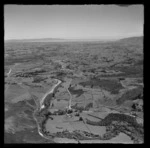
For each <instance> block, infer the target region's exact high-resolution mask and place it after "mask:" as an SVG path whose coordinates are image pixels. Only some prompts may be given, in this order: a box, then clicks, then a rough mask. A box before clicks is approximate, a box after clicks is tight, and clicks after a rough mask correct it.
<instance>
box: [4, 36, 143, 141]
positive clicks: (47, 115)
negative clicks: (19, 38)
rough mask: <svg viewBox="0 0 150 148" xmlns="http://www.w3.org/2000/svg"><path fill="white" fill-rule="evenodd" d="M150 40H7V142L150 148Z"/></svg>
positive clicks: (5, 66)
mask: <svg viewBox="0 0 150 148" xmlns="http://www.w3.org/2000/svg"><path fill="white" fill-rule="evenodd" d="M142 41H143V37H134V38H127V39H122V40H118V41H113V42H104V43H103V42H98V41H91V42H90V41H88V42H6V43H5V62H4V68H5V84H4V85H5V95H4V96H5V98H4V101H5V136H4V137H5V138H4V140H5V143H143V139H144V129H143V88H144V84H143V42H142ZM6 55H7V56H6ZM10 70H11V71H10ZM9 71H10V73H9ZM58 80H59V81H60V83H59V85H56V84H57V83H58ZM54 86H56V87H54ZM52 89H53V91H52V92H51V93H50V94H49V95H46V97H44V96H45V94H48V92H50V91H51V90H52ZM42 98H45V99H43V100H42ZM41 100H42V101H43V104H44V105H45V106H44V108H41V106H40V103H41Z"/></svg>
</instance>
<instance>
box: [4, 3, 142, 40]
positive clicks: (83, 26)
mask: <svg viewBox="0 0 150 148" xmlns="http://www.w3.org/2000/svg"><path fill="white" fill-rule="evenodd" d="M143 23H144V6H143V5H130V6H128V7H127V6H124V7H123V6H117V5H5V6H4V39H5V40H8V39H37V38H62V39H115V38H123V37H130V36H141V35H143Z"/></svg>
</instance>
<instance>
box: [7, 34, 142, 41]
mask: <svg viewBox="0 0 150 148" xmlns="http://www.w3.org/2000/svg"><path fill="white" fill-rule="evenodd" d="M140 36H143V35H133V36H117V37H101V38H52V37H45V38H22V39H19V38H14V39H4V41H10V40H12V41H13V40H14V41H15V40H19V41H21V40H46V39H51V40H118V39H123V38H129V37H140Z"/></svg>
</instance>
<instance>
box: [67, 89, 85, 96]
mask: <svg viewBox="0 0 150 148" xmlns="http://www.w3.org/2000/svg"><path fill="white" fill-rule="evenodd" d="M68 90H69V91H70V92H71V94H73V95H77V97H79V96H81V95H82V94H84V91H83V90H82V89H74V87H69V88H68Z"/></svg>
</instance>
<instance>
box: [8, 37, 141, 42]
mask: <svg viewBox="0 0 150 148" xmlns="http://www.w3.org/2000/svg"><path fill="white" fill-rule="evenodd" d="M76 41H99V42H109V41H117V42H118V41H119V42H120V43H129V42H132V43H137V42H143V36H140V37H129V38H123V39H109V40H106V39H105V40H102V39H61V38H41V39H11V40H5V42H6V43H7V42H76Z"/></svg>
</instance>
